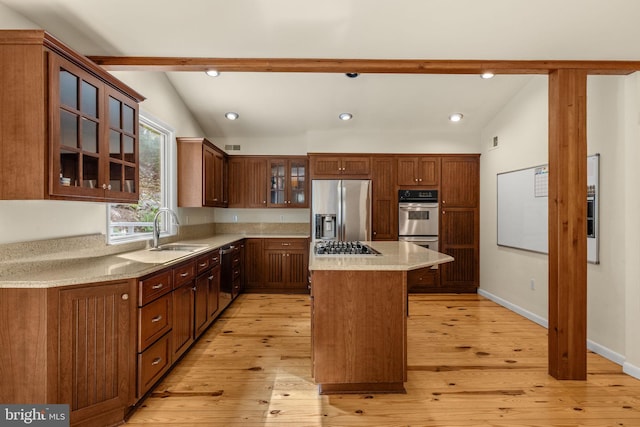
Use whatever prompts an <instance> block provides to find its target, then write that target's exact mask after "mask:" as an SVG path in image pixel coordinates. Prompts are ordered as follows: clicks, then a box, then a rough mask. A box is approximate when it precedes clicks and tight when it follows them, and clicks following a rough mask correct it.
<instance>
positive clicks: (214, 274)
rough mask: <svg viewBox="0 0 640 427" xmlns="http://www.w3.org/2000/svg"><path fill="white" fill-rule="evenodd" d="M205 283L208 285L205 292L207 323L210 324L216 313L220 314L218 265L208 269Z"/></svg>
mask: <svg viewBox="0 0 640 427" xmlns="http://www.w3.org/2000/svg"><path fill="white" fill-rule="evenodd" d="M207 284H208V287H209V292H208V294H207V298H208V300H207V312H208V313H207V317H208V320H207V324H208V325H210V324H211V322H213V320H214V319H215V318H216V317H217V316H218V314H220V313H219V312H218V310H219V309H220V301H219V297H220V265H216V266H215V267H213V268H212V269H211V270H210V271H209V274H208V275H207Z"/></svg>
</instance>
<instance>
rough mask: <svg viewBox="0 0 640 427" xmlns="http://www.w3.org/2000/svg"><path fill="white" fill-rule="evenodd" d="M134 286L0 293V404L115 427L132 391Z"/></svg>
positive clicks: (118, 283) (129, 283) (78, 422)
mask: <svg viewBox="0 0 640 427" xmlns="http://www.w3.org/2000/svg"><path fill="white" fill-rule="evenodd" d="M134 319H135V281H134V280H132V281H115V282H106V283H99V284H83V285H76V286H69V287H64V288H49V289H33V288H32V289H0V323H1V324H2V330H1V331H0V340H1V341H2V342H3V343H4V344H3V348H2V351H1V352H0V377H1V378H2V381H0V401H2V402H9V403H11V402H14V403H23V404H27V403H34V404H35V403H51V404H68V405H69V407H70V411H71V413H70V418H71V425H98V424H100V425H116V424H118V423H120V422H122V420H123V419H124V417H125V414H126V412H127V410H128V408H129V406H131V405H132V404H133V400H134V390H135V348H136V341H135V339H136V335H135V330H136V326H135V320H134Z"/></svg>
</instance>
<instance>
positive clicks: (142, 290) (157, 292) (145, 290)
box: [138, 269, 172, 306]
mask: <svg viewBox="0 0 640 427" xmlns="http://www.w3.org/2000/svg"><path fill="white" fill-rule="evenodd" d="M171 289H172V284H171V270H169V269H167V270H166V271H163V272H161V273H159V274H156V275H154V276H151V277H149V278H147V279H143V280H141V281H140V282H139V283H138V292H139V296H138V305H139V306H143V305H145V304H147V303H149V302H151V301H153V300H154V299H156V298H158V297H161V296H162V295H164V294H166V293H167V292H169V291H171Z"/></svg>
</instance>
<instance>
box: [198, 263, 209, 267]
mask: <svg viewBox="0 0 640 427" xmlns="http://www.w3.org/2000/svg"><path fill="white" fill-rule="evenodd" d="M206 266H207V263H206V262H203V263H202V264H198V267H206Z"/></svg>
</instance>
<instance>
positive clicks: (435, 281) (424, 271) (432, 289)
mask: <svg viewBox="0 0 640 427" xmlns="http://www.w3.org/2000/svg"><path fill="white" fill-rule="evenodd" d="M407 290H408V291H409V292H410V293H411V292H415V293H418V292H419V293H437V292H443V291H442V288H441V287H440V270H439V269H437V268H431V267H425V268H419V269H417V270H411V271H408V272H407Z"/></svg>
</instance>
